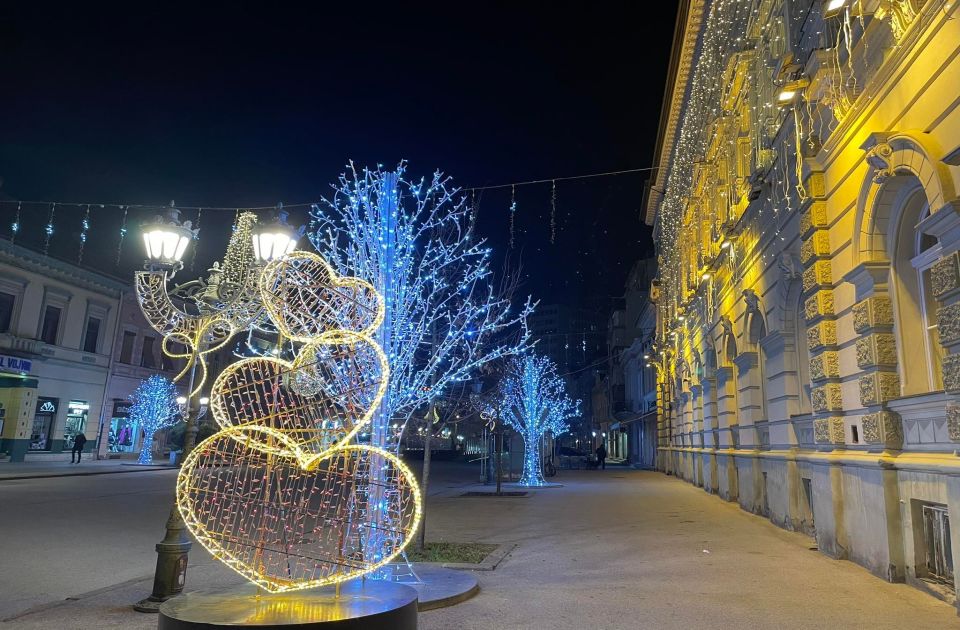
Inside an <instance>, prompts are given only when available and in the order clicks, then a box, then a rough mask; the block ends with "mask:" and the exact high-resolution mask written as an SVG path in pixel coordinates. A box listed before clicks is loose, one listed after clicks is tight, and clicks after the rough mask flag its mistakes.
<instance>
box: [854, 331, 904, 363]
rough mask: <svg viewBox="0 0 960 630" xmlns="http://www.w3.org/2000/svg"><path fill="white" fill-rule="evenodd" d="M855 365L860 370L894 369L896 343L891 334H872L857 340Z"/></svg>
mask: <svg viewBox="0 0 960 630" xmlns="http://www.w3.org/2000/svg"><path fill="white" fill-rule="evenodd" d="M857 365H858V366H859V367H861V368H872V367H878V366H884V367H896V365H897V341H896V338H895V337H894V336H893V334H892V333H873V334H869V335H864V336H862V337H860V338H858V339H857Z"/></svg>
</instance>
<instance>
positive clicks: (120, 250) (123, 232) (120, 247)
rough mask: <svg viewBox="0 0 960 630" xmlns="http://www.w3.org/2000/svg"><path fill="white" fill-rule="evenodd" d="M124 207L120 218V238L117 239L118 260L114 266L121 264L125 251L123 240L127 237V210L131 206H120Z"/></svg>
mask: <svg viewBox="0 0 960 630" xmlns="http://www.w3.org/2000/svg"><path fill="white" fill-rule="evenodd" d="M120 207H121V208H122V209H123V218H122V219H121V220H120V240H119V241H117V260H116V263H115V264H114V266H116V267H119V266H120V255H121V254H122V253H123V241H124V239H126V238H127V212H128V210H129V208H127V207H126V206H120Z"/></svg>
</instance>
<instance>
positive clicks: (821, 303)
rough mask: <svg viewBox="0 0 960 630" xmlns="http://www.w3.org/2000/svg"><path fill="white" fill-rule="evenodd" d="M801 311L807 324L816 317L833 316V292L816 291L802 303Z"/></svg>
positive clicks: (825, 290)
mask: <svg viewBox="0 0 960 630" xmlns="http://www.w3.org/2000/svg"><path fill="white" fill-rule="evenodd" d="M803 310H804V313H803V314H804V316H805V317H806V320H807V321H808V322H809V321H812V320H815V319H817V318H818V317H830V316H833V314H834V312H833V291H831V290H830V289H824V290H822V291H817V292H816V293H814V294H813V295H811V296H810V297H808V298H807V299H806V301H805V302H804V303H803Z"/></svg>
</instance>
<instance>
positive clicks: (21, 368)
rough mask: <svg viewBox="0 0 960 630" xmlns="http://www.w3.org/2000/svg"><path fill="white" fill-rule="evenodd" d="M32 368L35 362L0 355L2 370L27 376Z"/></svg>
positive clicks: (0, 367)
mask: <svg viewBox="0 0 960 630" xmlns="http://www.w3.org/2000/svg"><path fill="white" fill-rule="evenodd" d="M32 367H33V362H32V361H31V360H30V359H21V358H20V357H10V356H7V355H5V354H0V370H8V371H11V372H21V373H23V374H26V373H27V372H29V371H30V368H32Z"/></svg>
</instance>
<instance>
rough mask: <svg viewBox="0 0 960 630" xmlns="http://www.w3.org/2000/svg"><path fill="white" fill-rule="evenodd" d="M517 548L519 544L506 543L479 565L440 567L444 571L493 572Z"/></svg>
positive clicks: (469, 563) (466, 564)
mask: <svg viewBox="0 0 960 630" xmlns="http://www.w3.org/2000/svg"><path fill="white" fill-rule="evenodd" d="M516 547H517V543H504V544H502V545H500V546H499V547H497V548H496V549H494V550H493V551H491V552H490V553H489V554H487V557H486V558H484V559H483V562H478V563H477V564H473V563H471V562H445V563H443V564H442V565H440V566H442V567H443V568H444V569H459V570H461V571H493V570H494V569H496V568H497V567H498V566H499V565H500V563H501V562H503V560H504V558H506V557H507V556H508V555H509V554H510V552H511V551H513V550H514V549H516Z"/></svg>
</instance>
